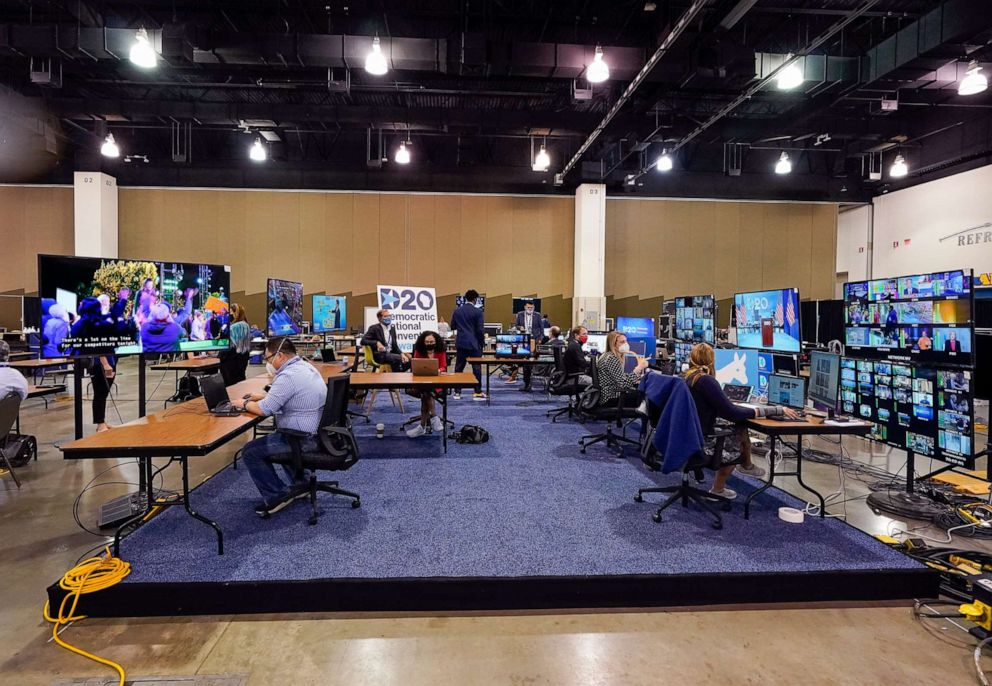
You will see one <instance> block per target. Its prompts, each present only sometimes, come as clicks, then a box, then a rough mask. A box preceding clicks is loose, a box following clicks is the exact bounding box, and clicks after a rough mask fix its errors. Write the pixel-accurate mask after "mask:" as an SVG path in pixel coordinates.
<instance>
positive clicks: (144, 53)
mask: <svg viewBox="0 0 992 686" xmlns="http://www.w3.org/2000/svg"><path fill="white" fill-rule="evenodd" d="M128 59H130V60H131V64H133V65H134V66H136V67H141V68H142V69H153V68H154V67H155V65H157V64H158V54H157V53H156V52H155V48H153V47H152V44H151V41H149V40H148V32H147V31H145V27H144V26H142V27H141V28H140V29H138V32H137V33H136V34H135V35H134V44H133V45H132V46H131V52H130V53H129V54H128Z"/></svg>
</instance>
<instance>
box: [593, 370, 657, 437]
mask: <svg viewBox="0 0 992 686" xmlns="http://www.w3.org/2000/svg"><path fill="white" fill-rule="evenodd" d="M589 376H590V377H591V378H592V384H591V385H589V386H588V387H587V388H586V389H585V390H584V391H582V394H581V396H580V398H579V405H578V406H579V411H580V413H581V414H582V416H583V417H586V418H588V419H604V420H606V431H604V432H602V433H598V434H589V435H587V436H583V437H582V438H580V439H579V445H580V446H582V447H581V448H580V450H579V452H581V453H583V454H584V453H585V452H586V448H588V447H589V446H590V445H595V444H596V443H606V446H607V447H608V448H613V449H614V450H616V451H617V452H618V453H620V454H621V455H622V453H623V444H624V443H627V444H630V445H636V446H640V444H641V441H640V439H633V438H627V426H628V425H630V423H631V422H633V421H634V420H635V419H640V420H642V426H643V425H644V423H646V421H645V420H646V417H645V416H644V414H643V413H642V412H641V411H640V410H639V409H638V408H637V407H629V406H625V403H626V400H627V397H628V396H629V394H630V393H631V391H625V390H623V389H621V391H620V397H618V398H617V403H616V405H600V403H599V399H600V397H601V393H602V388H601V386H600V382H599V365H597V364H596V363H595V362H593V363H592V364H590V365H589ZM635 392H636V391H635ZM614 427H616V429H619V430H620V433H616V432H615V431H614ZM642 433H643V431H642Z"/></svg>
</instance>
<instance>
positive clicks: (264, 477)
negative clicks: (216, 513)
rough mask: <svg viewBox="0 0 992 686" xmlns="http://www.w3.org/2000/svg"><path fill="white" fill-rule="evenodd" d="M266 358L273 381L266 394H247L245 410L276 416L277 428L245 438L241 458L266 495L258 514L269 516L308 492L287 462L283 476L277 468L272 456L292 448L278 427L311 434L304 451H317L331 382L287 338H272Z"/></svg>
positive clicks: (256, 413) (303, 443)
mask: <svg viewBox="0 0 992 686" xmlns="http://www.w3.org/2000/svg"><path fill="white" fill-rule="evenodd" d="M263 357H264V359H265V369H266V370H267V371H268V372H269V373H270V374H271V375H272V383H271V384H270V386H269V390H268V392H267V393H251V394H250V395H248V396H246V397H245V398H244V410H245V412H249V413H250V414H253V415H256V416H258V417H272V416H275V419H276V431H275V432H274V433H271V434H268V435H266V436H264V437H262V438H256V439H255V440H253V441H249V442H248V443H246V444H245V447H244V448H242V449H241V460H242V461H243V462H244V463H245V466H246V467H247V468H248V473H249V474H250V475H251V478H252V481H254V482H255V487H256V488H258V492H259V493H260V494H261V496H262V501H261V502H259V503H258V504H256V505H255V513H256V514H257V515H259V516H261V517H266V516H268V515H270V514H274V513H276V512H278V511H279V510H281V509H283V508H284V507H286V506H287V505H288V504H289V503H291V502H292V501H293V500H295V499H297V498H304V497H307V495H308V488H307V483H306V481H299V482H297V481H295V480H294V475H293V472H292V467H291V466H288V465H283V471H284V472H285V473H286V476H287V480H284V479H283V478H282V477H280V476H279V474H278V473H277V472H276V469H275V465H273V463H272V458H273V457H275V456H285V455H288V454H290V453H291V452H292V448H291V447H290V445H289V441H288V440H287V439H286V437H285V436H284V435H283V434H281V433H279V429H292V430H294V431H302V432H304V433H306V434H309V436H307V438H304V439H303V440H302V445H301V447H302V449H303V452H308V451H316V450H319V447H318V446H317V439H316V433H317V428H318V426H319V424H320V416H321V414H322V413H323V411H324V402H325V401H326V400H327V384H326V383H325V382H324V380H323V379H322V378H321V377H320V372H318V371H317V369H316V368H315V367H314V366H313V365H312V364H310V363H309V362H307V361H305V360H303V359H301V358H300V357H298V356H297V355H296V347H295V346H294V345H293V343H292V341H290V340H289V339H287V338H284V337H282V336H278V337H275V338H270V339H269V342H268V343H267V344H266V346H265V353H264V356H263Z"/></svg>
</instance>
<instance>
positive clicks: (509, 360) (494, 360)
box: [468, 355, 554, 365]
mask: <svg viewBox="0 0 992 686" xmlns="http://www.w3.org/2000/svg"><path fill="white" fill-rule="evenodd" d="M468 362H469V364H520V365H524V364H554V358H552V357H537V358H534V357H495V356H493V355H484V356H483V357H469V358H468Z"/></svg>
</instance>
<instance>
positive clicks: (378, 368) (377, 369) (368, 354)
mask: <svg viewBox="0 0 992 686" xmlns="http://www.w3.org/2000/svg"><path fill="white" fill-rule="evenodd" d="M362 352H363V353H364V355H365V368H366V369H371V370H372V373H373V374H385V373H388V372H392V371H393V368H392V367H390V366H389V365H388V364H380V363H379V362H376V361H375V356H374V355H373V354H372V346H370V345H363V346H362ZM378 395H379V390H378V389H376V390H374V391H372V392H370V393H369V394H368V399H369V411H370V412H371V411H372V407H373V406H374V405H375V399H376V396H378ZM389 397H390V399H391V400H392V401H393V405H396V406H399V408H400V412H402V411H403V396H402V395H400V392H399V391H398V390H397V389H395V388H391V389H389Z"/></svg>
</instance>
